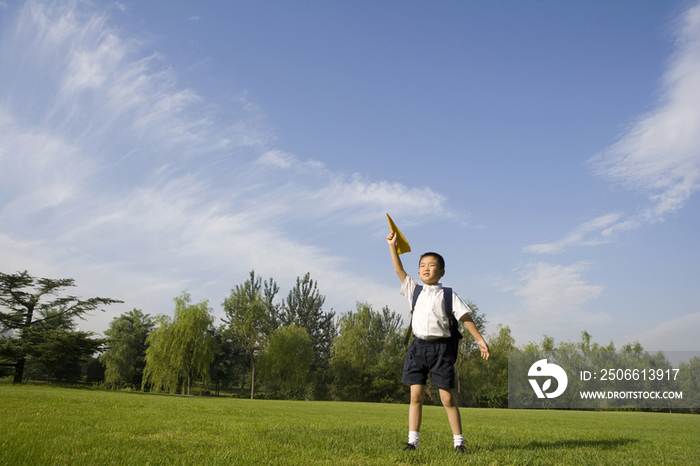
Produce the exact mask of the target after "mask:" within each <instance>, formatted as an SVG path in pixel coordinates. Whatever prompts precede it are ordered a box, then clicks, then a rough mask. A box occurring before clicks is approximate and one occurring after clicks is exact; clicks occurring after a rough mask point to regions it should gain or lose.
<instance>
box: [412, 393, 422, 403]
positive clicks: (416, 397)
mask: <svg viewBox="0 0 700 466" xmlns="http://www.w3.org/2000/svg"><path fill="white" fill-rule="evenodd" d="M423 400H425V391H424V390H412V391H411V403H414V404H416V403H417V404H423Z"/></svg>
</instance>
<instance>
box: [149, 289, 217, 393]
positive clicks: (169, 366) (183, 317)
mask: <svg viewBox="0 0 700 466" xmlns="http://www.w3.org/2000/svg"><path fill="white" fill-rule="evenodd" d="M190 301H191V299H190V295H189V293H187V292H186V291H183V292H182V295H180V296H179V297H177V298H175V313H174V316H173V319H170V318H169V317H168V316H165V315H162V314H161V315H159V316H158V317H156V321H157V322H158V324H159V325H158V328H156V330H154V331H153V332H151V333H150V334H149V335H148V337H147V338H146V344H147V345H149V346H148V348H147V349H146V367H145V368H144V371H143V382H142V386H143V387H146V386H151V387H153V388H155V389H156V390H161V389H162V390H165V391H168V392H170V393H175V392H176V391H177V390H178V388H179V387H180V386H182V392H185V391H186V393H187V394H188V395H191V394H192V378H193V377H197V376H199V377H202V379H203V380H204V381H205V382H206V380H207V379H208V377H209V370H210V367H211V364H212V362H213V361H214V358H215V356H216V353H217V352H218V347H217V344H216V340H215V339H214V336H213V333H214V316H213V315H212V314H211V309H210V308H209V303H208V301H207V300H204V301H202V302H200V303H198V304H192V305H190V304H189V303H190ZM185 389H186V390H185Z"/></svg>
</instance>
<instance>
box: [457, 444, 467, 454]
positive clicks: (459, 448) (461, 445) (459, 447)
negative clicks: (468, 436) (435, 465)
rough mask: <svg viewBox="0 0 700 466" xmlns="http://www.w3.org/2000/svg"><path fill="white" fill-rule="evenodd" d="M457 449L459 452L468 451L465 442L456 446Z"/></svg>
mask: <svg viewBox="0 0 700 466" xmlns="http://www.w3.org/2000/svg"><path fill="white" fill-rule="evenodd" d="M455 451H456V452H457V453H466V452H467V447H465V446H464V444H463V443H462V444H459V445H457V446H456V447H455Z"/></svg>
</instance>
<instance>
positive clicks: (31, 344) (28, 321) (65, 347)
mask: <svg viewBox="0 0 700 466" xmlns="http://www.w3.org/2000/svg"><path fill="white" fill-rule="evenodd" d="M70 286H75V280H73V279H72V278H64V279H49V278H35V277H32V276H31V275H29V274H28V273H27V271H26V270H25V271H24V272H21V273H16V274H12V275H8V274H4V273H0V307H3V308H5V309H7V310H8V311H7V312H0V334H7V333H9V332H12V335H11V336H9V337H6V338H4V339H3V340H2V344H0V357H2V358H3V359H5V360H10V361H14V362H13V363H12V365H13V366H14V368H15V375H14V383H22V380H23V378H24V369H25V364H26V361H27V359H28V358H32V359H34V360H36V361H44V363H48V364H53V363H55V362H56V360H60V359H61V358H64V357H65V356H66V355H71V354H73V355H74V354H80V355H81V357H82V356H86V355H88V356H89V355H91V354H92V353H93V352H94V351H95V350H96V347H95V346H94V345H93V344H92V343H91V342H90V341H88V340H90V338H89V337H90V336H91V335H92V334H90V333H87V332H76V331H74V329H71V328H69V329H66V328H65V324H66V322H72V319H73V318H75V317H78V318H83V316H84V315H85V314H87V313H89V312H91V311H94V310H96V309H99V308H100V306H104V305H109V304H114V303H122V302H123V301H119V300H116V299H110V298H99V297H96V298H90V299H87V300H81V299H79V298H77V297H76V296H70V295H69V296H63V297H54V296H56V295H58V294H59V292H61V290H62V289H63V288H67V287H70ZM54 322H60V323H61V325H63V327H64V328H61V325H54V326H53V327H52V326H51V324H52V323H54ZM98 346H99V345H98ZM66 351H67V352H68V353H66Z"/></svg>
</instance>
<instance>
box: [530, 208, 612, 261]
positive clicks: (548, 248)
mask: <svg viewBox="0 0 700 466" xmlns="http://www.w3.org/2000/svg"><path fill="white" fill-rule="evenodd" d="M620 217H622V214H620V213H610V214H606V215H602V216H600V217H598V218H595V219H593V220H590V221H588V222H586V223H584V224H582V225H580V226H578V227H577V228H576V229H574V230H573V231H572V232H571V233H569V234H568V235H566V236H565V237H564V238H562V239H560V240H559V241H557V242H555V243H543V244H533V245H530V246H527V247H525V248H523V252H533V253H536V254H544V253H557V252H562V251H563V250H564V249H565V248H566V247H567V246H595V245H598V244H603V243H606V242H608V241H609V239H608V237H609V234H606V233H605V232H603V234H602V238H587V237H586V235H587V234H588V233H591V232H593V231H598V230H600V229H602V228H606V227H608V226H609V225H611V224H614V223H615V222H616V221H617V220H619V219H620ZM606 231H607V230H606Z"/></svg>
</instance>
